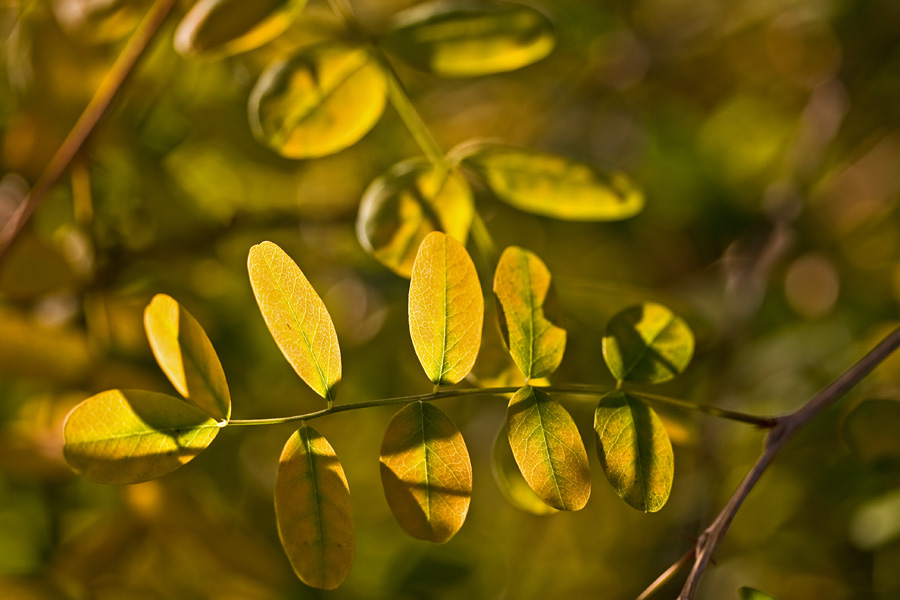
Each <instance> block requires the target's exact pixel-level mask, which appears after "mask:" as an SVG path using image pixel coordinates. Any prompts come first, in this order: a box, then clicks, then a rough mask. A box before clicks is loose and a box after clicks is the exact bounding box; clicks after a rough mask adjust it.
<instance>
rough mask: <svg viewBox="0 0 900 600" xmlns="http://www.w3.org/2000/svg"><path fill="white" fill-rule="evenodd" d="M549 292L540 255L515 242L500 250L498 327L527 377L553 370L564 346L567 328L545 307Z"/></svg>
mask: <svg viewBox="0 0 900 600" xmlns="http://www.w3.org/2000/svg"><path fill="white" fill-rule="evenodd" d="M551 292H552V289H551V286H550V271H549V270H548V269H547V267H546V265H544V263H543V262H542V261H541V259H540V258H538V257H537V256H536V255H535V254H534V253H532V252H529V251H528V250H524V249H522V248H519V247H516V246H510V247H508V248H507V249H506V250H504V251H503V254H502V255H501V256H500V262H499V263H498V264H497V270H496V271H495V273H494V294H496V296H497V299H498V300H499V304H500V310H499V311H498V317H499V320H500V328H501V330H502V331H503V337H504V339H505V341H506V345H507V347H509V352H510V354H511V355H512V358H513V361H514V362H515V363H516V365H517V366H518V367H519V369H520V370H521V371H522V374H523V375H525V377H528V378H532V377H546V376H548V375H550V374H551V373H553V372H554V371H555V370H556V368H557V367H558V366H559V363H560V362H562V357H563V352H565V349H566V330H565V329H562V328H561V327H558V326H556V325H554V324H553V322H552V321H551V320H550V319H548V318H547V315H546V313H545V310H544V307H545V301H546V300H547V299H548V294H551ZM550 298H551V299H553V296H550ZM552 305H553V304H552V303H551V306H552ZM551 312H552V311H551ZM557 320H558V318H557Z"/></svg>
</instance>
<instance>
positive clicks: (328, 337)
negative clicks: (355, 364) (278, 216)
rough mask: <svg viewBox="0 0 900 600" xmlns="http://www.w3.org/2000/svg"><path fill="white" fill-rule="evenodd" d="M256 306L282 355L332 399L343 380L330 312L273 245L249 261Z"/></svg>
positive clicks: (263, 247)
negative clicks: (338, 384)
mask: <svg viewBox="0 0 900 600" xmlns="http://www.w3.org/2000/svg"><path fill="white" fill-rule="evenodd" d="M247 269H248V271H249V272H250V285H251V286H252V287H253V294H254V295H255V296H256V303H257V304H258V305H259V310H260V312H261V313H262V316H263V319H265V321H266V326H268V328H269V331H270V332H271V333H272V337H273V338H275V343H276V344H278V348H279V349H281V353H282V354H284V357H285V358H286V359H287V361H288V362H289V363H290V364H291V366H292V367H294V371H296V372H297V374H298V375H299V376H300V377H301V378H302V379H303V381H305V382H306V384H307V385H308V386H309V387H311V388H312V389H313V391H315V392H316V393H317V394H319V395H320V396H322V397H323V398H325V399H326V400H329V401H332V400H334V387H335V385H337V383H338V382H339V381H340V380H341V349H340V346H338V339H337V333H336V332H335V330H334V323H332V322H331V316H330V315H329V314H328V309H327V308H325V304H324V303H323V302H322V299H321V298H319V295H318V294H316V291H315V290H314V289H313V288H312V286H311V285H310V284H309V281H307V280H306V277H305V276H304V275H303V271H301V270H300V267H298V266H297V264H296V263H295V262H294V261H293V260H291V257H290V256H288V255H287V254H286V253H285V252H284V250H282V249H281V248H279V247H278V246H277V245H275V244H273V243H272V242H263V243H261V244H257V245H255V246H253V247H252V248H250V255H249V257H248V259H247Z"/></svg>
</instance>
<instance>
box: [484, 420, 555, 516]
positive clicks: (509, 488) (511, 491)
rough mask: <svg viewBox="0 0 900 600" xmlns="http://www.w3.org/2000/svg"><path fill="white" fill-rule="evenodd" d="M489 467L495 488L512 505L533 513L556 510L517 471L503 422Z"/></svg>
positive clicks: (538, 513)
mask: <svg viewBox="0 0 900 600" xmlns="http://www.w3.org/2000/svg"><path fill="white" fill-rule="evenodd" d="M491 467H492V469H491V471H492V472H493V474H494V481H496V482H497V488H498V489H499V490H500V493H501V494H503V497H504V498H506V500H507V501H508V502H509V503H510V504H512V505H513V506H514V507H516V508H518V509H519V510H521V511H524V512H527V513H531V514H533V515H551V514H554V513H556V512H558V511H557V510H556V509H555V508H553V507H552V506H549V505H547V504H544V502H543V500H541V499H540V498H538V495H537V494H535V493H534V490H532V489H531V488H530V487H529V486H528V483H527V482H526V481H525V478H524V477H523V476H522V473H521V472H520V471H519V465H517V464H516V457H515V456H513V453H512V449H511V448H510V447H509V433H508V430H507V429H506V424H505V423H504V425H503V427H501V428H500V431H499V432H497V437H496V438H495V439H494V450H493V452H492V453H491Z"/></svg>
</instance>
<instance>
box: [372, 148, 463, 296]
mask: <svg viewBox="0 0 900 600" xmlns="http://www.w3.org/2000/svg"><path fill="white" fill-rule="evenodd" d="M474 214H475V206H474V203H473V201H472V191H471V190H470V189H469V184H468V183H466V180H465V178H464V177H463V176H462V175H461V174H460V173H459V171H457V170H455V169H454V170H447V169H442V168H438V167H433V166H432V165H431V164H430V163H429V162H428V161H427V160H424V159H421V158H414V159H411V160H406V161H403V162H401V163H397V164H396V165H394V166H393V167H391V168H390V170H388V172H387V173H385V174H384V175H382V176H380V177H378V178H377V179H375V181H373V182H372V183H371V185H369V187H368V188H367V189H366V191H365V193H364V194H363V197H362V201H361V202H360V205H359V217H358V219H357V221H356V234H357V237H358V238H359V242H360V244H362V246H363V248H365V249H366V251H367V252H368V253H369V254H371V255H372V256H373V257H375V259H376V260H378V261H379V262H380V263H381V264H383V265H384V266H386V267H388V268H389V269H391V270H392V271H394V272H395V273H397V274H398V275H400V276H401V277H407V278H408V277H409V276H410V274H411V273H412V266H413V262H415V260H416V251H417V250H418V248H419V245H420V244H421V243H422V240H423V239H425V236H426V235H428V234H429V233H431V232H432V231H443V232H444V233H446V234H447V235H450V236H452V237H454V238H456V239H457V240H459V241H460V242H461V243H462V244H464V245H465V243H466V239H467V237H468V235H469V227H470V226H471V225H472V217H473V216H474Z"/></svg>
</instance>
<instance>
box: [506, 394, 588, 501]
mask: <svg viewBox="0 0 900 600" xmlns="http://www.w3.org/2000/svg"><path fill="white" fill-rule="evenodd" d="M506 426H507V429H508V430H509V445H510V448H511V449H512V452H513V456H515V458H516V464H518V465H519V470H520V471H521V472H522V475H523V476H524V477H525V481H527V482H528V485H529V487H531V489H532V490H534V491H535V493H536V494H537V495H538V497H539V498H540V499H541V500H543V501H544V502H545V503H546V504H548V505H549V506H552V507H553V508H556V509H558V510H581V509H582V508H584V505H585V504H587V501H588V498H589V497H590V495H591V472H590V467H589V466H588V459H587V452H585V449H584V442H583V441H582V440H581V434H579V433H578V427H577V426H576V425H575V421H573V420H572V417H571V415H569V413H568V412H566V409H565V408H563V407H562V405H561V404H560V403H559V402H557V401H556V400H553V399H552V398H550V396H549V395H548V394H547V393H546V392H544V391H542V390H540V389H537V388H533V387H531V386H528V385H526V386H525V387H523V388H522V389H520V390H519V391H518V392H516V393H515V394H513V397H512V398H511V399H510V401H509V407H508V408H507V410H506Z"/></svg>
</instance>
